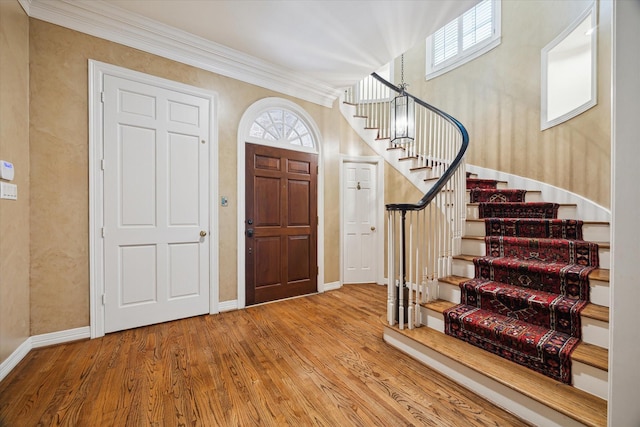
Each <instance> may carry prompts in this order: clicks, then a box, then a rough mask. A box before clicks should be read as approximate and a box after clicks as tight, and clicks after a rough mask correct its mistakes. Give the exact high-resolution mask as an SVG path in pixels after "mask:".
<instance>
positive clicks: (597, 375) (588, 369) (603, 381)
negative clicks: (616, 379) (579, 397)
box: [571, 361, 609, 400]
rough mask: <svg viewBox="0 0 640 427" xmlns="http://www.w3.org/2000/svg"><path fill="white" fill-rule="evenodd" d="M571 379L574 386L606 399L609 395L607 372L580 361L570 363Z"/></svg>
mask: <svg viewBox="0 0 640 427" xmlns="http://www.w3.org/2000/svg"><path fill="white" fill-rule="evenodd" d="M571 381H572V384H573V386H574V387H575V388H579V389H580V390H582V391H586V392H587V393H589V394H593V395H596V396H598V397H599V398H601V399H604V400H607V399H608V395H609V383H608V381H609V374H608V372H607V371H603V370H602V369H598V368H594V367H593V366H590V365H586V364H584V363H582V362H577V361H573V362H572V363H571Z"/></svg>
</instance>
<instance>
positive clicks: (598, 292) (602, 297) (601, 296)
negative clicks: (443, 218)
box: [451, 259, 609, 307]
mask: <svg viewBox="0 0 640 427" xmlns="http://www.w3.org/2000/svg"><path fill="white" fill-rule="evenodd" d="M451 274H453V275H456V276H462V277H469V278H472V277H475V268H474V266H473V262H472V261H467V260H464V259H454V260H453V266H452V272H451ZM589 300H590V301H591V302H592V303H594V304H597V305H602V306H604V307H609V282H605V281H600V280H593V279H589Z"/></svg>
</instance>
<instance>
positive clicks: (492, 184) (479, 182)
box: [467, 178, 498, 190]
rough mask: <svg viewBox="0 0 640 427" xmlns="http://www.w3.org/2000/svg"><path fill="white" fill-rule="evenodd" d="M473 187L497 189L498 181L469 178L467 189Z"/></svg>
mask: <svg viewBox="0 0 640 427" xmlns="http://www.w3.org/2000/svg"><path fill="white" fill-rule="evenodd" d="M473 188H483V189H487V190H495V189H496V188H498V182H497V181H496V180H494V179H478V178H467V189H469V190H470V189H473Z"/></svg>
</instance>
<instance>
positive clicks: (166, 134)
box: [103, 75, 211, 332]
mask: <svg viewBox="0 0 640 427" xmlns="http://www.w3.org/2000/svg"><path fill="white" fill-rule="evenodd" d="M103 99H104V101H103V102H104V110H103V111H104V125H103V132H104V161H103V168H104V207H103V209H104V229H103V235H104V283H105V284H104V289H105V295H104V298H103V301H104V304H105V323H104V325H105V332H113V331H118V330H122V329H129V328H134V327H138V326H143V325H149V324H153V323H160V322H166V321H170V320H175V319H180V318H185V317H189V316H195V315H199V314H204V313H208V312H209V274H210V272H209V242H208V239H209V238H210V236H209V204H210V202H209V150H210V145H211V144H210V142H211V141H209V136H210V128H209V127H210V126H211V123H210V114H211V105H210V100H208V99H206V98H200V97H197V96H194V95H191V94H185V93H181V92H176V91H172V90H168V89H165V88H162V87H157V86H154V85H150V84H145V83H140V82H137V81H132V80H128V79H125V78H120V77H115V76H110V75H105V76H104V96H103Z"/></svg>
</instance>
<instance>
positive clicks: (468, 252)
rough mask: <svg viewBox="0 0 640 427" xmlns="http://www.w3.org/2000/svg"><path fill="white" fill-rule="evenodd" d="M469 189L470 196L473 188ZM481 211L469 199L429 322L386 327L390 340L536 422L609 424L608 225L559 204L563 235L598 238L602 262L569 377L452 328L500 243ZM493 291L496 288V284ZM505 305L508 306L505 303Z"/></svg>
mask: <svg viewBox="0 0 640 427" xmlns="http://www.w3.org/2000/svg"><path fill="white" fill-rule="evenodd" d="M495 184H496V186H497V187H498V188H503V189H506V188H507V183H506V182H495ZM467 193H468V194H469V195H470V193H471V191H468V192H467ZM525 202H529V203H535V204H538V203H540V202H542V200H541V195H540V193H539V192H535V191H527V192H526V193H525ZM480 211H481V205H480V204H479V203H472V202H471V201H470V200H467V219H466V224H465V233H464V236H463V237H462V245H461V254H460V255H456V256H454V262H453V268H452V274H451V275H447V276H443V277H440V278H439V280H438V292H437V293H438V299H436V300H434V301H432V302H428V303H423V304H421V324H422V325H424V326H426V328H419V329H414V330H406V329H405V330H401V329H399V328H397V327H390V326H388V325H385V332H384V337H385V340H386V341H387V342H389V343H390V344H391V345H394V346H396V347H398V348H399V349H401V350H402V351H405V352H407V353H408V354H410V355H412V356H414V357H416V358H418V359H419V360H421V361H423V362H424V363H425V364H427V365H429V366H430V367H432V368H434V369H436V370H439V371H440V372H442V373H444V374H445V375H447V376H450V377H452V378H453V379H454V380H456V381H458V382H460V383H461V384H462V385H464V386H466V387H468V388H470V389H472V390H474V391H476V392H477V393H478V394H480V395H482V396H483V397H485V398H488V399H489V400H492V401H493V402H495V403H497V404H498V405H499V406H502V407H504V408H506V409H507V410H510V411H512V412H514V413H515V414H517V415H519V416H521V417H522V418H524V419H526V420H528V421H530V422H533V423H534V424H536V425H558V426H568V425H578V426H579V425H588V426H604V425H606V417H607V402H606V398H607V392H608V390H607V377H608V372H607V370H608V352H607V347H608V336H609V331H608V319H609V308H608V306H609V300H608V295H609V292H608V280H609V260H610V256H609V225H608V223H604V222H595V221H584V222H576V221H574V220H570V219H571V218H575V216H576V212H575V206H574V205H569V204H565V205H559V206H558V217H560V218H564V219H568V220H569V221H567V222H568V223H569V227H568V229H569V230H568V231H567V228H565V229H564V231H560V232H559V233H569V236H568V237H570V238H571V239H573V241H574V242H576V241H579V240H575V239H580V238H583V239H584V240H586V241H591V242H597V255H596V256H595V258H596V259H599V265H598V266H593V267H592V268H589V269H588V270H589V271H588V275H587V277H588V285H589V291H588V294H589V295H590V301H589V302H585V303H583V305H584V308H582V310H581V311H580V313H579V320H578V322H577V324H578V325H579V331H578V333H577V334H576V336H577V337H581V341H580V342H579V343H578V344H577V345H576V347H575V349H574V350H573V351H572V352H571V354H570V361H569V363H570V365H571V371H570V372H571V375H570V377H568V378H566V379H565V381H564V382H562V381H560V380H559V379H558V378H556V379H553V378H550V377H549V376H548V375H547V373H545V372H544V370H541V372H536V371H534V370H531V369H529V368H526V367H523V366H521V365H519V364H517V363H515V362H513V361H510V360H507V359H505V358H503V357H500V356H498V355H496V354H492V353H490V352H487V351H485V350H483V349H481V348H479V347H477V346H474V345H472V344H469V343H467V342H465V341H463V340H460V339H457V338H454V337H453V336H450V334H447V333H446V329H447V324H449V325H450V324H451V322H450V321H447V320H446V319H445V317H446V316H447V315H448V314H449V315H450V313H452V312H455V310H456V307H460V305H459V303H460V302H461V300H463V301H467V302H468V301H469V300H471V301H474V300H475V299H478V298H477V297H475V296H472V297H470V296H469V295H468V294H467V295H466V296H465V292H468V289H469V288H474V287H475V286H474V285H477V283H475V282H474V281H479V280H481V279H477V278H476V279H474V278H475V277H477V276H478V274H476V273H477V272H476V268H477V266H478V264H482V263H481V262H480V263H479V262H478V260H481V261H482V260H485V259H487V248H489V249H490V250H492V249H494V247H492V245H491V243H489V242H493V241H495V237H493V238H489V239H487V236H486V230H487V226H486V224H485V219H483V218H480ZM489 221H493V222H496V221H495V220H489ZM576 223H577V226H575V224H576ZM572 225H574V227H573V228H572V227H571V226H572ZM580 227H581V228H582V229H580ZM521 228H526V227H521ZM571 233H574V234H573V235H571ZM575 233H577V234H575ZM492 239H493V240H492ZM585 244H586V243H585ZM494 246H495V245H494ZM592 247H593V246H592ZM492 252H493V251H492ZM541 252H542V251H541ZM492 255H495V254H494V253H492ZM488 259H492V258H491V257H489V258H488ZM474 260H475V263H474ZM472 279H473V280H472ZM465 284H466V285H465ZM464 288H467V290H466V291H465V290H464ZM490 288H491V286H490ZM490 290H492V291H494V292H495V289H490ZM527 295H528V297H529V298H530V299H535V298H533V297H531V295H530V294H527ZM518 304H521V303H517V302H511V303H506V305H512V306H518ZM489 305H491V304H489ZM500 307H501V308H503V307H504V305H502V304H500ZM520 308H521V307H520ZM558 317H561V316H558ZM449 327H450V326H449ZM468 341H472V340H468ZM480 347H482V346H480ZM511 358H513V357H511Z"/></svg>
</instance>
